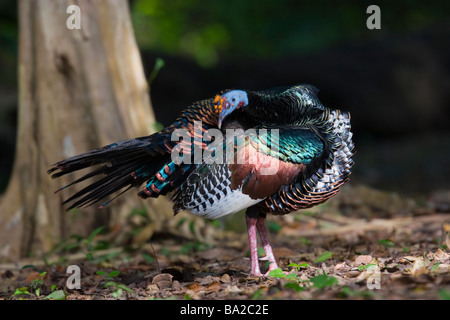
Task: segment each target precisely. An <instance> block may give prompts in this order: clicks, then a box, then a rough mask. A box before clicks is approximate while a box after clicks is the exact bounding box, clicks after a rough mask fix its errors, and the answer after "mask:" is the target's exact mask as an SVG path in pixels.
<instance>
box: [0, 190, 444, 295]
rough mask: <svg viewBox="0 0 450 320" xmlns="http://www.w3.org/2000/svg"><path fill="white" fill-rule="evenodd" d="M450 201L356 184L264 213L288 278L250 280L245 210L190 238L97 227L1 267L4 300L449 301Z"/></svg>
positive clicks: (172, 232) (283, 275) (0, 290)
mask: <svg viewBox="0 0 450 320" xmlns="http://www.w3.org/2000/svg"><path fill="white" fill-rule="evenodd" d="M449 199H450V192H449V191H441V192H434V193H432V194H430V195H428V196H427V197H425V198H421V199H414V198H406V197H400V196H399V195H398V194H395V193H389V192H381V191H378V190H374V189H370V188H368V187H365V186H353V187H351V188H350V187H349V188H345V189H344V190H343V191H342V192H341V194H340V195H339V196H338V197H336V199H332V200H330V201H328V202H327V203H325V204H323V205H320V206H318V207H316V208H313V209H311V210H305V211H303V212H300V213H293V214H289V215H286V216H283V217H269V218H268V223H267V226H268V229H269V230H270V236H271V242H272V246H273V247H274V253H275V256H276V257H277V258H278V261H279V266H280V267H281V269H282V270H283V271H286V272H288V274H286V273H283V272H281V270H276V271H274V272H272V274H271V275H272V276H271V277H261V278H260V277H249V276H248V273H249V270H250V260H249V253H248V239H247V235H246V232H245V226H244V224H245V221H244V218H243V215H242V214H237V215H236V217H234V218H232V220H229V221H225V222H221V223H209V224H207V225H206V227H205V226H203V227H202V230H196V225H195V224H190V225H189V226H188V229H190V230H191V231H192V232H191V236H190V237H187V236H184V235H183V234H182V233H181V232H177V230H168V232H167V233H161V232H159V233H155V234H153V236H152V238H151V241H147V242H146V243H144V244H142V245H140V246H133V245H130V244H129V243H128V244H126V243H124V244H121V245H117V244H112V243H111V241H110V240H105V239H110V238H108V230H106V229H98V230H96V231H94V232H93V234H91V236H90V237H89V238H87V239H81V238H79V237H78V238H77V237H76V236H73V237H71V238H70V239H68V240H67V242H64V243H62V244H61V245H60V246H59V247H58V248H55V250H54V251H53V252H52V253H49V255H48V256H47V257H46V259H44V260H30V259H27V260H24V261H19V262H15V263H6V264H2V265H0V299H5V300H8V299H11V300H18V299H28V300H47V299H55V300H64V299H66V300H110V299H121V300H145V299H176V300H216V299H220V300H224V299H226V300H228V299H233V300H253V299H257V300H266V299H271V300H276V299H279V300H297V299H306V300H316V299H358V300H367V299H370V300H395V299H408V300H418V299H432V300H436V299H439V300H441V299H446V300H447V299H450V251H449V250H448V248H449V247H450V238H449V235H448V232H449V231H450V201H449ZM229 224H241V230H233V231H231V230H229V228H227V227H226V226H227V225H229ZM237 229H239V228H237ZM263 255H264V253H263V252H262V253H261V256H262V258H263ZM69 266H75V267H72V268H75V269H76V270H75V271H73V270H71V269H70V268H69ZM261 267H262V269H263V270H264V268H266V265H265V263H264V261H263V260H262V261H261ZM68 268H69V269H68ZM78 268H79V269H78ZM77 270H79V277H78V278H77V277H76V276H77ZM77 279H79V283H77ZM77 287H78V288H77Z"/></svg>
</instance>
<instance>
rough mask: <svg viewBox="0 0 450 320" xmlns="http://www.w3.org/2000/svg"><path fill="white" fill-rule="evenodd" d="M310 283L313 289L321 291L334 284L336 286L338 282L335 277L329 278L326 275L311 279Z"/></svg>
mask: <svg viewBox="0 0 450 320" xmlns="http://www.w3.org/2000/svg"><path fill="white" fill-rule="evenodd" d="M310 281H311V282H312V283H313V287H315V288H318V289H323V288H326V287H331V286H332V285H334V284H338V280H337V279H336V278H335V277H331V276H328V275H326V274H321V275H319V276H316V277H314V278H311V279H310Z"/></svg>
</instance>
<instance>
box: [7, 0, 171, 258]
mask: <svg viewBox="0 0 450 320" xmlns="http://www.w3.org/2000/svg"><path fill="white" fill-rule="evenodd" d="M75 3H76V4H77V5H78V6H79V8H80V17H81V29H69V28H68V26H67V25H66V21H67V19H68V18H71V17H72V18H75V16H72V14H71V13H67V12H66V11H67V8H68V7H69V5H71V4H73V3H72V1H51V0H34V1H33V0H21V1H19V69H18V72H19V114H18V121H19V124H18V133H17V134H18V135H17V147H16V156H15V163H14V167H13V172H12V175H11V179H10V182H9V185H8V188H7V191H6V192H5V194H4V196H3V198H2V201H1V203H0V257H1V259H0V260H5V259H6V260H11V259H17V258H19V257H24V256H30V255H33V256H37V257H39V256H41V255H42V254H43V253H45V252H48V251H49V250H50V249H51V248H52V247H53V246H54V245H55V244H57V243H58V242H59V241H60V240H61V239H62V238H64V237H67V236H69V235H70V234H81V235H86V234H88V233H89V232H90V231H91V230H93V228H94V227H96V226H99V225H107V226H108V225H109V226H111V225H113V224H115V223H117V222H118V221H121V219H123V217H124V215H126V214H127V213H129V212H130V210H131V208H136V207H142V206H144V205H145V206H147V207H148V209H149V210H150V211H151V212H150V213H154V214H157V213H158V211H162V212H165V213H169V211H170V204H169V203H168V201H167V200H165V199H157V200H156V201H148V202H146V203H145V204H144V203H143V202H141V200H140V199H138V197H136V196H134V195H133V196H128V197H127V196H125V197H121V198H119V199H117V200H115V201H114V202H113V203H112V204H111V207H110V208H108V207H107V208H105V209H103V210H98V209H96V208H88V209H86V210H80V211H78V212H77V213H75V214H74V213H67V212H65V211H64V208H63V207H62V206H61V202H62V199H63V198H67V196H68V195H69V193H68V192H66V191H65V190H64V191H63V192H60V193H58V194H56V195H55V194H54V192H53V191H54V190H56V189H58V188H59V187H61V186H62V185H64V184H67V182H69V181H71V180H73V179H74V176H73V175H70V176H69V177H64V178H61V179H57V180H52V179H51V178H50V177H49V176H48V175H47V170H48V168H49V166H50V165H51V164H53V163H55V162H57V161H59V160H62V159H63V158H67V157H69V156H72V155H75V154H78V153H82V152H86V151H89V150H91V149H95V148H98V147H101V146H104V145H106V144H109V143H112V142H114V141H117V140H123V139H128V138H132V137H136V136H144V135H148V134H149V133H151V131H152V126H153V124H154V121H155V117H154V114H153V111H152V108H151V104H150V99H149V94H148V86H147V82H146V80H145V76H144V72H143V68H142V64H141V59H140V55H139V51H138V48H137V45H136V42H135V38H134V33H133V28H132V24H131V21H130V13H129V8H128V3H127V1H126V0H103V1H100V0H96V1H87V0H86V1H84V0H79V1H76V2H75ZM71 189H72V190H70V194H72V193H73V192H75V191H77V190H74V189H75V188H71ZM150 205H151V207H149V206H150Z"/></svg>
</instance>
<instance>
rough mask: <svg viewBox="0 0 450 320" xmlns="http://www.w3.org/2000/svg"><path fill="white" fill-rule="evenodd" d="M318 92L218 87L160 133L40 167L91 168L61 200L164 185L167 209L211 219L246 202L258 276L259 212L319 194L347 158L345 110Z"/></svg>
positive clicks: (333, 187) (96, 200) (269, 255)
mask: <svg viewBox="0 0 450 320" xmlns="http://www.w3.org/2000/svg"><path fill="white" fill-rule="evenodd" d="M317 92H318V90H317V89H316V88H315V87H314V86H311V85H307V84H302V85H295V86H289V87H277V88H273V89H269V90H262V91H250V90H224V91H222V92H220V93H219V94H217V95H216V96H215V97H212V98H210V99H206V100H202V101H198V102H195V103H193V104H192V105H191V106H189V107H187V108H186V109H185V110H184V111H183V112H182V113H181V115H180V116H179V117H178V118H177V119H176V120H175V122H174V123H172V124H171V125H170V126H168V127H166V128H164V129H163V130H161V131H159V132H156V133H154V134H151V135H149V136H145V137H140V138H135V139H130V140H123V141H119V142H115V143H112V144H110V145H107V146H105V147H103V148H100V149H96V150H92V151H89V152H86V153H83V154H80V155H77V156H74V157H71V158H68V159H65V160H63V161H60V162H57V163H56V164H55V165H53V166H52V167H51V168H50V170H49V173H50V174H52V177H53V178H56V177H60V176H63V175H66V174H69V173H72V172H74V171H78V170H81V169H86V168H88V169H90V171H89V172H88V173H86V174H85V175H83V176H82V177H81V178H78V179H76V180H74V181H73V182H72V183H70V184H69V185H67V186H65V187H63V188H61V189H59V190H62V189H65V188H67V187H70V186H72V185H74V184H77V183H79V182H82V181H84V180H86V179H90V178H94V181H92V182H91V183H90V184H88V185H87V186H86V187H84V188H83V189H81V190H80V191H78V192H76V193H75V194H73V195H72V196H71V197H69V198H68V199H66V200H65V201H64V204H67V205H68V206H67V209H71V208H75V207H83V206H88V205H92V204H99V206H100V207H103V206H105V205H107V204H109V203H110V202H111V201H112V200H113V199H114V198H115V197H117V196H119V195H121V194H122V193H124V192H125V191H127V190H129V189H131V188H133V187H141V190H140V191H139V193H138V195H139V196H140V197H142V198H150V197H158V196H162V195H167V194H169V193H170V194H172V200H173V202H174V213H175V214H177V213H178V212H179V211H180V210H184V209H187V210H189V211H190V212H191V213H193V214H195V215H198V216H203V217H205V218H209V219H215V218H220V217H223V216H226V215H229V214H233V213H236V212H238V211H240V210H244V209H246V214H245V216H246V222H247V228H248V236H249V243H250V256H251V271H250V274H252V275H257V276H261V275H262V273H261V269H260V266H259V262H258V253H257V239H256V231H258V232H259V234H260V238H261V242H262V245H263V247H264V250H265V253H266V259H267V260H269V270H268V271H267V273H266V275H268V273H269V272H270V270H273V269H275V268H278V265H277V262H276V259H275V257H274V254H273V251H272V248H271V246H270V243H269V237H268V234H267V231H266V228H265V219H266V215H267V214H275V215H278V214H287V213H290V212H293V211H297V210H299V209H304V208H309V207H311V206H314V205H317V204H320V203H322V202H324V201H326V200H327V199H329V198H330V197H332V196H334V195H335V194H336V193H337V192H338V191H339V188H340V187H341V186H342V185H343V184H344V183H345V182H347V181H348V179H349V175H350V169H351V167H352V165H353V160H352V155H353V149H354V146H353V142H352V132H351V131H350V114H349V113H348V112H343V111H340V110H336V109H330V108H327V107H325V106H324V105H323V104H322V103H321V102H320V101H319V99H318V97H317ZM219 130H220V131H219ZM174 155H176V156H174ZM255 159H256V160H255ZM59 190H58V191H59Z"/></svg>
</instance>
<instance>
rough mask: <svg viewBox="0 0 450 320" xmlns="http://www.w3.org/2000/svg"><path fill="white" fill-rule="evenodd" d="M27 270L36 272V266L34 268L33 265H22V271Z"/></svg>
mask: <svg viewBox="0 0 450 320" xmlns="http://www.w3.org/2000/svg"><path fill="white" fill-rule="evenodd" d="M27 268H32V269H36V270H37V268H36V266H35V265H32V264H27V265H24V266H23V267H22V270H25V269H27Z"/></svg>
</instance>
